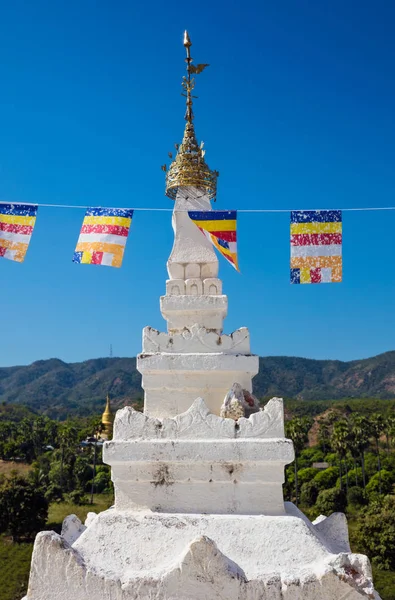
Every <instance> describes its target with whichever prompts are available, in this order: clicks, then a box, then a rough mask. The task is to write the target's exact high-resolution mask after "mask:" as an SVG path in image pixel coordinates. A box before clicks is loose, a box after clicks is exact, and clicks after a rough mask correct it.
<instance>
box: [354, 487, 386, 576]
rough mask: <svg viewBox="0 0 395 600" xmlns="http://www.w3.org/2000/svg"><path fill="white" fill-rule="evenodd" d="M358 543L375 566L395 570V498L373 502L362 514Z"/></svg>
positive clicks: (359, 523) (358, 530)
mask: <svg viewBox="0 0 395 600" xmlns="http://www.w3.org/2000/svg"><path fill="white" fill-rule="evenodd" d="M356 537H357V542H358V545H359V547H360V548H361V550H362V551H363V552H364V553H366V554H367V555H368V556H369V557H370V559H371V560H372V562H373V564H374V565H375V566H377V567H379V568H380V569H384V570H388V569H392V570H395V551H394V548H395V497H394V496H386V497H385V498H384V500H383V501H382V502H372V503H371V504H370V505H369V506H368V507H367V508H366V509H365V510H364V511H363V512H362V514H361V516H360V518H359V520H358V528H357V532H356Z"/></svg>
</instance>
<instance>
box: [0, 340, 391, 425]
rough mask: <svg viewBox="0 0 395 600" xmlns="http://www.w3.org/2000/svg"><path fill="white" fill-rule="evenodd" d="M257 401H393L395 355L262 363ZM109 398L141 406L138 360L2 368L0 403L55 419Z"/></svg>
mask: <svg viewBox="0 0 395 600" xmlns="http://www.w3.org/2000/svg"><path fill="white" fill-rule="evenodd" d="M259 365H260V370H259V374H258V375H257V376H256V377H255V379H254V392H255V394H256V395H257V396H258V397H265V398H266V397H268V396H282V397H288V398H298V399H301V400H306V401H308V400H336V399H341V398H349V397H356V398H366V397H369V398H394V397H395V351H394V352H386V353H385V354H380V355H378V356H374V357H373V358H367V359H364V360H354V361H351V362H341V361H338V360H312V359H307V358H295V357H286V356H268V357H266V358H260V359H259ZM107 392H109V393H110V396H111V398H112V399H113V403H114V406H115V407H118V406H123V405H125V404H132V403H134V402H136V401H138V400H140V401H141V399H142V397H143V391H142V389H141V376H140V374H139V373H138V372H137V371H136V359H135V358H96V359H92V360H87V361H84V362H81V363H65V362H63V361H61V360H58V359H55V358H52V359H50V360H39V361H37V362H34V363H33V364H31V365H28V366H18V367H3V368H0V402H6V403H17V404H22V405H25V406H28V407H29V408H32V409H33V410H36V411H38V412H41V413H45V414H48V415H49V416H51V417H52V418H57V417H59V418H64V417H66V416H67V415H81V416H83V415H89V414H92V413H97V412H101V410H102V408H103V405H104V401H105V397H106V394H107Z"/></svg>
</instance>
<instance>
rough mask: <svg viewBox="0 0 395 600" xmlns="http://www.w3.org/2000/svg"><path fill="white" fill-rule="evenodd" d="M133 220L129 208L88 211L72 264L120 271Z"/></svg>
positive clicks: (131, 211)
mask: <svg viewBox="0 0 395 600" xmlns="http://www.w3.org/2000/svg"><path fill="white" fill-rule="evenodd" d="M132 217H133V210H131V209H129V208H88V210H87V211H86V213H85V218H84V221H83V223H82V228H81V233H80V237H79V238H78V242H77V247H76V249H75V252H74V257H73V262H75V263H81V264H85V265H105V266H107V267H120V266H121V265H122V259H123V254H124V251H125V245H126V240H127V237H128V234H129V229H130V224H131V222H132Z"/></svg>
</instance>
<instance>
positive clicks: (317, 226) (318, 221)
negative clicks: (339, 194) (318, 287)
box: [291, 210, 342, 283]
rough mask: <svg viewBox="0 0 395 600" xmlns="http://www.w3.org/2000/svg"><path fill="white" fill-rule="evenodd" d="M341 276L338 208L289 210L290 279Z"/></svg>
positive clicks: (307, 280) (310, 280)
mask: <svg viewBox="0 0 395 600" xmlns="http://www.w3.org/2000/svg"><path fill="white" fill-rule="evenodd" d="M341 280H342V211H341V210H294V211H292V212H291V283H337V282H340V281H341Z"/></svg>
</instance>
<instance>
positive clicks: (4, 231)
mask: <svg viewBox="0 0 395 600" xmlns="http://www.w3.org/2000/svg"><path fill="white" fill-rule="evenodd" d="M37 209H38V206H37V204H34V205H33V204H0V258H8V259H9V260H14V261H16V262H23V261H24V259H25V255H26V252H27V249H28V247H29V243H30V239H31V237H32V233H33V229H34V225H35V223H36V217H37Z"/></svg>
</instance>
